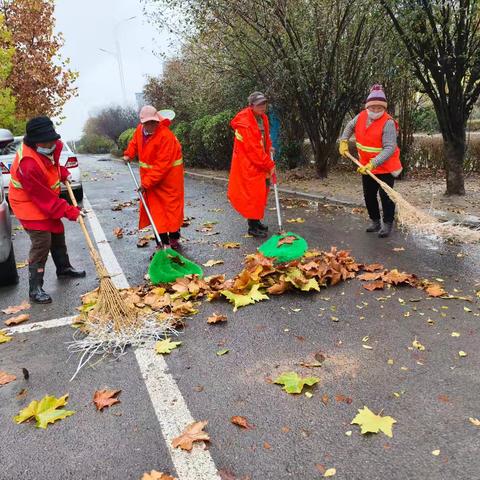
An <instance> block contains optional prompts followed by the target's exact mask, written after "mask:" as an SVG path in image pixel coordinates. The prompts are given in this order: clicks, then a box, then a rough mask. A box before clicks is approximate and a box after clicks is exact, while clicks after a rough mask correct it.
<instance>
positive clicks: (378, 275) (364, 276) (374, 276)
mask: <svg viewBox="0 0 480 480" xmlns="http://www.w3.org/2000/svg"><path fill="white" fill-rule="evenodd" d="M382 277H383V272H371V273H362V274H361V275H359V276H358V277H357V278H358V279H359V280H364V281H367V282H371V281H372V280H378V279H379V278H382Z"/></svg>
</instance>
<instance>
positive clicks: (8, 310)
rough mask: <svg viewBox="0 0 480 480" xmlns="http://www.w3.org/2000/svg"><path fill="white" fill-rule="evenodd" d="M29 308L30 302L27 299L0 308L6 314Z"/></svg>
mask: <svg viewBox="0 0 480 480" xmlns="http://www.w3.org/2000/svg"><path fill="white" fill-rule="evenodd" d="M29 308H30V304H29V303H28V302H27V301H24V302H22V303H21V304H20V305H16V306H15V307H10V306H9V307H7V308H5V309H4V310H2V312H3V313H5V314H6V315H12V314H13V313H18V312H21V311H22V310H28V309H29Z"/></svg>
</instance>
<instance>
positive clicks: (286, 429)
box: [282, 427, 290, 433]
mask: <svg viewBox="0 0 480 480" xmlns="http://www.w3.org/2000/svg"><path fill="white" fill-rule="evenodd" d="M289 431H290V429H289V428H288V427H282V432H283V433H288V432H289Z"/></svg>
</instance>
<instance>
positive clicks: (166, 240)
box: [159, 230, 180, 245]
mask: <svg viewBox="0 0 480 480" xmlns="http://www.w3.org/2000/svg"><path fill="white" fill-rule="evenodd" d="M159 235H160V239H161V240H162V243H164V244H165V245H168V244H169V243H170V239H172V240H178V239H179V238H180V230H177V231H176V232H170V233H160V234H159Z"/></svg>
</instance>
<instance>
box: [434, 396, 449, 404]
mask: <svg viewBox="0 0 480 480" xmlns="http://www.w3.org/2000/svg"><path fill="white" fill-rule="evenodd" d="M437 398H438V400H439V401H440V402H443V403H450V399H449V398H448V395H439V396H438V397H437Z"/></svg>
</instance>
